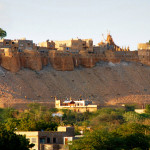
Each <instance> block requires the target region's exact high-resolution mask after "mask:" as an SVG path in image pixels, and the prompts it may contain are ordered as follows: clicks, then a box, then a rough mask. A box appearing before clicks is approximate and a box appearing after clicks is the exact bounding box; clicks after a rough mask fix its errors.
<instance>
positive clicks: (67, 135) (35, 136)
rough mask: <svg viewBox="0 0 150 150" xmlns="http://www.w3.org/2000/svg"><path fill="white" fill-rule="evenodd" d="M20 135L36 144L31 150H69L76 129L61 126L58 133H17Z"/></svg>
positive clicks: (75, 137) (74, 137)
mask: <svg viewBox="0 0 150 150" xmlns="http://www.w3.org/2000/svg"><path fill="white" fill-rule="evenodd" d="M15 133H16V134H18V135H23V136H26V138H27V139H28V140H29V141H30V143H33V144H34V147H32V149H31V150H69V147H68V144H69V142H72V141H73V140H74V139H78V138H79V137H78V136H75V132H74V127H70V126H59V127H58V128H57V131H16V132H15Z"/></svg>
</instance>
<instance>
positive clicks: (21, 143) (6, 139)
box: [0, 128, 34, 150]
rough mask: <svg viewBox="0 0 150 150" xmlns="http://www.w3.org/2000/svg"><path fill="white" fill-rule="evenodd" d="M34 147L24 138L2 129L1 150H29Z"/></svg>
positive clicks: (0, 135)
mask: <svg viewBox="0 0 150 150" xmlns="http://www.w3.org/2000/svg"><path fill="white" fill-rule="evenodd" d="M33 146H34V144H29V141H28V140H27V139H26V138H25V137H24V136H22V135H16V134H15V133H14V132H11V131H7V130H5V129H2V128H1V129H0V150H16V149H17V150H29V148H32V147H33Z"/></svg>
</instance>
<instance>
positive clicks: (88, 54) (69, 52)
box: [0, 33, 150, 72]
mask: <svg viewBox="0 0 150 150" xmlns="http://www.w3.org/2000/svg"><path fill="white" fill-rule="evenodd" d="M100 61H106V62H112V63H119V62H121V61H127V62H140V63H142V64H145V65H150V43H142V44H141V43H140V44H138V50H135V51H130V48H129V47H125V48H123V47H122V48H121V47H119V46H117V45H116V44H115V42H114V40H113V38H112V36H111V35H110V33H108V34H107V38H106V39H104V40H102V41H101V42H100V43H98V44H97V45H96V46H95V45H93V40H92V39H78V38H77V39H71V40H66V41H49V40H47V41H45V42H41V43H39V44H38V45H37V44H35V43H33V41H32V40H26V39H25V38H22V39H18V40H16V39H15V40H11V39H1V40H0V66H1V67H3V68H5V69H7V70H9V71H11V72H18V71H19V70H20V69H21V68H29V69H32V70H36V71H39V70H42V68H43V66H47V65H48V64H49V63H50V64H51V65H52V67H53V68H54V69H56V70H59V71H72V70H74V68H77V67H78V66H79V65H81V66H83V67H86V68H91V67H94V66H95V64H96V63H97V62H100Z"/></svg>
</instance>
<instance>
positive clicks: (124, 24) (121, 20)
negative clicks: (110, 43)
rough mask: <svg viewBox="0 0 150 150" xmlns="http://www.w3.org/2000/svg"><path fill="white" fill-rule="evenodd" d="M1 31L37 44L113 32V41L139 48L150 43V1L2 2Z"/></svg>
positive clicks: (0, 11)
mask: <svg viewBox="0 0 150 150" xmlns="http://www.w3.org/2000/svg"><path fill="white" fill-rule="evenodd" d="M0 28H3V29H4V30H6V31H7V34H8V36H7V37H6V38H8V39H19V38H22V37H26V39H29V40H33V41H34V42H35V43H38V42H42V41H45V40H47V39H49V40H69V39H71V38H77V37H78V38H81V39H82V38H83V39H84V38H92V39H93V41H94V44H97V43H98V42H100V41H101V40H102V34H104V35H105V37H106V35H107V30H109V31H110V33H111V35H112V37H113V39H114V42H115V43H116V44H117V45H118V46H120V47H122V46H130V48H131V49H132V50H134V49H137V44H138V43H145V42H148V41H149V40H150V0H0Z"/></svg>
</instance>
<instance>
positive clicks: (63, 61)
mask: <svg viewBox="0 0 150 150" xmlns="http://www.w3.org/2000/svg"><path fill="white" fill-rule="evenodd" d="M49 59H50V63H51V65H52V66H53V68H54V69H56V70H59V71H72V70H74V63H73V57H72V54H71V53H61V52H56V51H50V52H49Z"/></svg>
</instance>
